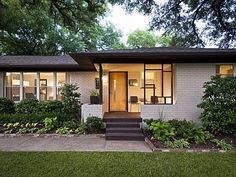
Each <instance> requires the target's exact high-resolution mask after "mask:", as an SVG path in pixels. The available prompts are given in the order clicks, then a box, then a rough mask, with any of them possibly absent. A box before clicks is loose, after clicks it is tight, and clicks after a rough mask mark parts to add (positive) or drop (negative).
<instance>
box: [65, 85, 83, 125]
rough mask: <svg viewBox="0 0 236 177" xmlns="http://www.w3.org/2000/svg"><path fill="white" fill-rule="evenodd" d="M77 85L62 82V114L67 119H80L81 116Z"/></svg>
mask: <svg viewBox="0 0 236 177" xmlns="http://www.w3.org/2000/svg"><path fill="white" fill-rule="evenodd" d="M78 89H79V87H78V86H77V84H64V86H63V88H62V96H63V97H64V100H63V114H64V115H65V116H67V117H68V118H69V119H74V118H76V119H77V120H79V121H80V118H81V102H80V93H78Z"/></svg>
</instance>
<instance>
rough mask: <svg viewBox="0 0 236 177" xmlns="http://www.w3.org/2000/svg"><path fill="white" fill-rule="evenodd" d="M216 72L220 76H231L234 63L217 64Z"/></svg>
mask: <svg viewBox="0 0 236 177" xmlns="http://www.w3.org/2000/svg"><path fill="white" fill-rule="evenodd" d="M216 74H218V75H220V76H222V77H232V76H233V75H234V65H230V64H225V65H217V66H216Z"/></svg>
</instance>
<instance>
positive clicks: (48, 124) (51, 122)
mask: <svg viewBox="0 0 236 177" xmlns="http://www.w3.org/2000/svg"><path fill="white" fill-rule="evenodd" d="M43 123H44V128H45V129H46V130H52V129H53V128H55V127H56V126H57V118H56V117H54V118H51V117H46V118H45V119H44V120H43Z"/></svg>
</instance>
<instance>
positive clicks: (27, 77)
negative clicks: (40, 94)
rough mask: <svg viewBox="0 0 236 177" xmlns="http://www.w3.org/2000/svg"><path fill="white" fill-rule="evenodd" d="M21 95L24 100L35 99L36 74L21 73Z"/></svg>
mask: <svg viewBox="0 0 236 177" xmlns="http://www.w3.org/2000/svg"><path fill="white" fill-rule="evenodd" d="M23 78H24V80H23V88H24V89H23V95H24V99H35V98H37V95H36V91H37V86H36V84H37V73H23Z"/></svg>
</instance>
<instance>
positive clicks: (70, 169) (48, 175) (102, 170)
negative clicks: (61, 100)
mask: <svg viewBox="0 0 236 177" xmlns="http://www.w3.org/2000/svg"><path fill="white" fill-rule="evenodd" d="M235 166H236V153H235V152H232V153H113V152H109V153H108V152H104V153H95V152H1V153H0V176H1V177H13V176H14V177H28V176H29V177H60V176H63V177H74V176H82V177H86V176H88V177H92V176H97V177H98V176H101V177H109V176H112V177H116V176H117V177H122V176H124V177H127V176H134V177H137V176H144V177H146V176H152V177H153V176H158V177H172V176H173V177H178V176H181V177H185V176H186V177H190V176H191V177H199V176H201V177H211V176H212V177H225V176H227V177H231V176H232V177H234V176H236V168H235Z"/></svg>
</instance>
